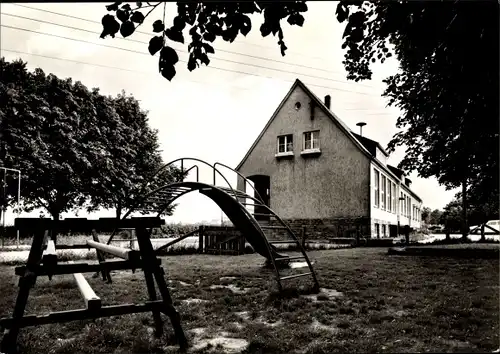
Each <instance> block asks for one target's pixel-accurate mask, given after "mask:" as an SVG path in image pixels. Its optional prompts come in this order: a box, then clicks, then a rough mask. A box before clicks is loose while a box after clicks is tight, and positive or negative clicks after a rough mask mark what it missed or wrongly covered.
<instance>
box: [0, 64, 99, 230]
mask: <svg viewBox="0 0 500 354" xmlns="http://www.w3.org/2000/svg"><path fill="white" fill-rule="evenodd" d="M0 78H1V79H0V98H1V100H2V106H1V107H0V112H1V113H0V116H1V118H2V119H1V122H0V125H1V127H0V130H1V131H2V141H3V151H2V157H1V159H2V160H1V163H2V165H3V166H6V167H11V168H16V169H19V170H21V171H22V183H21V195H22V201H23V209H24V210H25V211H31V210H33V209H36V208H44V209H46V210H47V211H48V212H49V213H50V214H51V215H52V217H53V218H54V219H56V220H57V219H59V216H60V214H61V213H63V212H66V211H69V210H72V209H75V208H78V207H81V206H82V205H83V204H84V203H85V195H84V194H83V193H82V184H81V179H80V178H79V176H82V175H84V174H85V173H88V172H89V171H90V169H89V168H90V161H92V160H93V159H94V156H93V154H92V151H91V150H89V149H85V142H84V141H83V139H82V132H84V131H87V130H89V129H92V127H93V126H95V125H96V122H95V120H94V118H95V116H93V115H86V114H84V112H86V111H88V105H89V102H90V101H89V100H88V97H89V93H88V92H85V90H83V85H81V84H80V83H75V84H73V83H72V81H71V79H66V80H61V79H58V78H57V77H56V76H54V75H52V74H50V75H46V74H45V73H44V72H43V71H42V70H41V69H36V70H35V71H34V72H32V73H30V72H28V71H27V69H26V63H24V62H22V61H14V62H12V63H9V62H6V61H5V59H4V58H2V59H1V61H0ZM81 86H82V87H81ZM75 87H77V88H79V89H80V90H83V92H84V93H85V94H86V96H87V97H78V96H77V94H76V92H75ZM77 117H82V119H80V125H79V128H78V129H75V125H74V122H75V121H76V119H77ZM88 144H89V145H91V146H93V145H94V144H95V142H94V141H92V140H91V141H89V142H88Z"/></svg>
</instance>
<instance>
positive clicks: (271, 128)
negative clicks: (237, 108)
mask: <svg viewBox="0 0 500 354" xmlns="http://www.w3.org/2000/svg"><path fill="white" fill-rule="evenodd" d="M330 106H331V97H330V96H326V97H325V101H324V102H323V101H322V100H320V99H319V98H318V97H317V96H316V95H314V93H312V91H310V90H309V88H307V86H306V85H304V84H303V83H302V82H301V81H300V80H296V81H295V83H294V84H293V86H292V87H291V89H290V91H289V92H288V94H287V95H286V96H285V98H284V99H283V100H282V101H281V103H280V104H279V106H278V107H277V109H276V111H275V112H274V114H273V116H272V117H271V118H270V120H269V121H268V123H267V124H266V126H265V127H264V129H263V130H262V132H261V133H260V135H259V136H258V137H257V139H256V140H255V142H254V143H253V145H252V146H251V147H250V149H249V150H248V152H247V153H246V155H245V156H244V157H243V159H242V161H241V162H240V164H239V165H238V166H237V167H236V170H237V171H239V172H240V173H241V174H242V175H244V176H245V177H246V178H248V179H249V180H250V181H252V182H253V184H254V187H255V189H256V190H257V191H258V193H259V195H261V196H262V197H263V198H264V200H265V203H266V204H267V205H268V206H269V207H270V208H271V209H273V210H274V211H275V212H276V213H277V214H278V215H279V216H280V217H281V218H282V219H283V220H284V221H286V222H287V223H288V224H289V225H290V226H291V227H292V228H294V229H299V228H301V227H307V228H308V230H313V231H312V232H317V233H321V232H323V231H322V230H325V228H326V229H328V230H333V231H331V232H330V234H331V235H333V236H343V235H345V234H346V232H347V230H352V229H353V228H355V229H356V230H359V232H360V233H361V234H362V235H364V236H368V237H370V236H371V237H375V238H376V237H396V235H397V229H398V224H399V226H400V234H403V227H404V226H409V227H410V228H411V229H414V230H415V229H419V228H420V218H421V215H420V210H421V208H422V200H421V199H420V198H419V197H418V195H416V194H415V193H414V192H413V191H412V190H411V189H410V184H411V181H410V180H409V179H408V178H407V177H406V176H405V175H404V174H403V172H402V171H400V170H399V169H397V168H395V167H393V166H390V165H387V157H388V154H387V152H386V151H385V150H384V149H383V148H382V147H381V146H380V144H379V143H378V142H376V141H373V140H371V139H368V138H366V137H363V136H360V135H358V134H356V133H354V132H353V131H351V130H350V129H349V128H348V127H347V126H346V125H345V124H344V123H343V122H342V121H341V120H340V118H339V117H338V116H336V115H335V114H334V113H333V111H332V110H331V108H330ZM238 189H240V190H241V189H243V190H246V189H247V188H246V184H245V182H244V180H243V179H242V178H238ZM248 192H251V190H248ZM400 198H401V200H400ZM263 214H264V215H263ZM255 217H256V219H257V220H259V221H261V222H272V220H270V219H269V218H268V217H266V215H265V209H264V210H256V211H255Z"/></svg>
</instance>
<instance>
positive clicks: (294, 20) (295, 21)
mask: <svg viewBox="0 0 500 354" xmlns="http://www.w3.org/2000/svg"><path fill="white" fill-rule="evenodd" d="M287 21H288V23H289V24H291V25H292V26H293V25H297V26H299V27H302V25H303V24H304V16H302V15H301V14H292V15H290V16H288V20H287Z"/></svg>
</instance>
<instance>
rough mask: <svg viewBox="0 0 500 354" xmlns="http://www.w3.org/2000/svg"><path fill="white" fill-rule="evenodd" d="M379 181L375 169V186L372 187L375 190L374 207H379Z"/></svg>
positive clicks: (378, 175)
mask: <svg viewBox="0 0 500 354" xmlns="http://www.w3.org/2000/svg"><path fill="white" fill-rule="evenodd" d="M379 182H380V173H379V172H378V171H377V170H375V187H374V191H375V207H376V208H378V207H379V202H380V195H379V188H378V187H379Z"/></svg>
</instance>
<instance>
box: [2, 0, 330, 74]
mask: <svg viewBox="0 0 500 354" xmlns="http://www.w3.org/2000/svg"><path fill="white" fill-rule="evenodd" d="M10 5H14V6H19V7H24V8H27V9H31V10H37V11H43V12H47V13H51V14H54V15H59V16H64V17H68V18H73V19H76V20H81V21H86V22H90V23H97V24H99V25H100V24H101V23H100V22H99V21H96V20H90V19H87V18H83V17H78V16H72V15H68V14H64V13H60V12H55V11H51V10H45V9H40V8H37V7H31V6H26V5H20V4H10ZM136 33H140V34H144V35H147V36H151V33H147V32H144V31H136ZM124 39H126V38H124ZM245 44H248V45H252V46H256V47H260V48H266V49H274V48H272V47H268V46H264V45H261V44H255V43H245ZM215 49H217V50H218V51H220V52H226V53H233V54H239V55H246V56H250V55H249V54H244V53H239V52H232V51H229V50H224V49H218V48H215ZM289 53H294V54H296V55H300V56H303V57H306V58H311V59H318V60H322V61H324V58H321V57H316V56H310V55H305V54H302V53H299V52H294V51H291V50H289ZM257 58H260V59H264V60H272V61H276V62H277V63H283V64H287V65H298V64H292V63H287V62H284V61H279V60H273V59H269V58H262V57H257ZM299 66H301V65H299ZM304 67H308V66H304ZM310 68H312V69H314V70H321V71H326V72H331V73H338V72H335V71H329V70H326V69H319V68H313V67H310Z"/></svg>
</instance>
